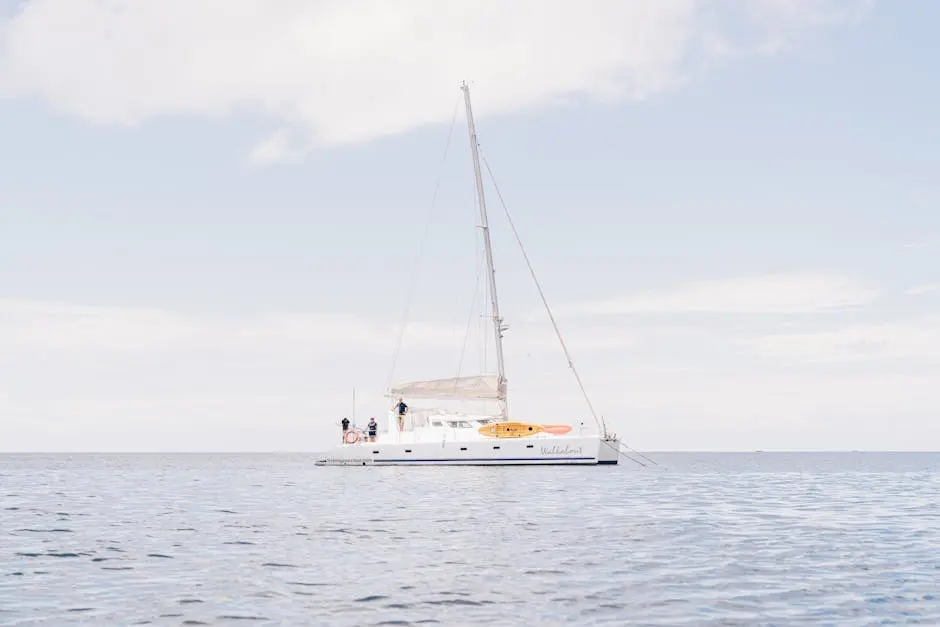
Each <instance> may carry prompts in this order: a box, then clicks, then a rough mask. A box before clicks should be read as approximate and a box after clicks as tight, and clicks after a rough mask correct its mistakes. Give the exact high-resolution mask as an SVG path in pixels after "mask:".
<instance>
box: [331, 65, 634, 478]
mask: <svg viewBox="0 0 940 627" xmlns="http://www.w3.org/2000/svg"><path fill="white" fill-rule="evenodd" d="M461 89H462V90H463V96H464V105H465V107H466V115H467V129H468V132H469V136H470V149H471V154H472V157H473V172H474V177H475V179H476V195H477V202H478V204H479V209H480V225H479V227H480V229H481V230H482V233H483V244H484V252H485V256H486V269H487V274H488V278H489V290H488V291H489V293H490V311H489V317H490V318H491V319H492V325H493V331H494V333H495V339H496V365H497V373H496V374H490V375H476V376H458V377H452V378H446V379H434V380H430V381H413V382H410V383H404V384H401V385H397V386H393V387H391V389H390V390H389V391H388V397H389V399H390V400H392V401H393V402H395V401H397V402H401V401H402V399H408V401H411V400H412V399H439V400H462V401H496V402H497V405H498V407H499V412H498V413H497V414H495V415H472V414H466V413H462V412H458V411H451V410H441V409H432V410H420V409H411V408H408V411H407V412H406V413H405V414H404V415H400V414H399V411H398V410H397V409H392V410H390V411H389V414H388V422H387V428H386V429H376V434H375V436H374V437H371V436H370V435H369V434H368V432H367V431H366V430H364V429H358V428H352V429H350V430H348V431H346V433H345V434H344V437H343V443H342V444H338V445H336V446H335V447H333V448H332V449H331V450H330V451H328V452H327V453H326V454H325V455H323V456H322V457H320V458H319V459H317V461H316V464H317V465H319V466H350V465H352V466H392V465H409V466H410V465H473V466H482V465H487V466H491V465H549V464H587V465H594V464H616V463H617V461H618V459H619V457H620V454H621V452H620V446H621V443H620V440H619V439H618V438H617V436H616V435H614V434H612V433H608V431H607V427H606V424H605V423H604V421H603V419H600V418H598V416H597V414H596V413H595V412H594V408H593V406H592V405H591V402H590V399H588V398H587V394H586V393H585V400H586V401H587V404H588V407H589V408H590V411H591V414H592V416H593V418H594V423H595V427H596V430H595V429H594V428H591V427H586V426H585V424H584V422H581V421H580V420H578V421H577V422H567V423H565V422H562V423H560V424H559V423H557V422H554V423H551V424H545V423H536V422H515V421H511V420H510V419H509V408H508V403H507V385H506V373H505V365H504V362H503V332H504V331H505V330H506V328H507V327H506V326H505V324H504V321H503V319H502V318H501V317H500V313H499V303H498V299H497V292H496V275H495V272H494V270H493V251H492V248H491V244H490V233H489V224H488V220H487V211H486V203H485V200H484V195H483V176H482V171H481V168H480V155H479V147H478V142H477V135H476V129H475V127H474V122H473V112H472V109H471V106H470V90H469V88H468V86H467V84H466V83H463V84H461ZM523 253H524V251H523ZM526 261H527V262H528V258H526ZM529 269H530V270H531V265H530V267H529ZM532 276H533V279H534V278H535V275H534V273H533V275H532ZM536 286H537V287H538V291H539V294H540V296H541V297H542V301H543V304H544V305H545V308H546V311H547V312H548V316H549V319H550V320H551V322H552V325H553V327H554V329H555V333H556V335H557V336H558V340H559V342H560V344H561V347H562V350H563V351H564V353H565V356H566V357H567V359H568V365H569V366H570V368H571V370H572V372H573V373H574V376H575V379H576V380H577V382H578V385H579V386H581V391H582V392H584V386H583V385H581V379H580V377H579V376H578V373H577V371H576V370H575V368H574V363H573V362H572V360H571V357H570V355H569V354H568V349H567V347H566V346H565V343H564V340H563V339H562V337H561V334H560V332H559V331H558V327H557V325H556V324H555V319H554V316H553V315H552V312H551V310H550V309H549V308H548V303H547V302H546V301H545V297H544V295H543V294H542V290H541V287H539V286H538V281H536Z"/></svg>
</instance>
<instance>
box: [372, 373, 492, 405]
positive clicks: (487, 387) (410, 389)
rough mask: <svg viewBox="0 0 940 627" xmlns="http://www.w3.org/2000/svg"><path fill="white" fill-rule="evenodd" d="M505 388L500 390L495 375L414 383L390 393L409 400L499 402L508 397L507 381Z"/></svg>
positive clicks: (396, 388)
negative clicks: (434, 399)
mask: <svg viewBox="0 0 940 627" xmlns="http://www.w3.org/2000/svg"><path fill="white" fill-rule="evenodd" d="M503 387H504V389H503V390H500V389H499V377H498V376H497V375H495V374H493V375H475V376H470V377H452V378H450V379H432V380H430V381H412V382H409V383H402V384H401V385H398V386H396V387H393V388H392V389H391V390H390V392H391V394H392V395H393V396H402V397H409V398H443V399H450V400H499V399H502V398H505V396H506V393H505V381H504V383H503Z"/></svg>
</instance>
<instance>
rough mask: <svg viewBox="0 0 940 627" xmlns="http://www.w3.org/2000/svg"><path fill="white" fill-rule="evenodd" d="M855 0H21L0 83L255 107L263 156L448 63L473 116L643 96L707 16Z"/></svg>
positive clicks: (819, 11)
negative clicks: (466, 89) (266, 124)
mask: <svg viewBox="0 0 940 627" xmlns="http://www.w3.org/2000/svg"><path fill="white" fill-rule="evenodd" d="M867 5H868V3H867V2H864V1H856V2H848V3H846V2H840V3H838V4H833V3H831V2H825V1H822V0H812V1H811V0H802V1H801V2H798V3H797V2H781V1H780V0H775V1H772V2H768V1H764V2H761V3H759V4H755V3H754V2H750V1H748V2H737V3H734V4H728V3H719V4H715V3H711V2H707V1H705V0H671V1H670V2H662V1H661V0H633V1H632V2H623V1H621V0H583V1H582V2H578V3H574V2H571V3H555V4H553V5H546V4H545V2H542V1H536V0H519V1H517V2H512V3H508V4H507V3H505V2H496V1H495V0H485V1H479V0H476V1H471V0H450V1H448V2H440V1H437V0H411V1H407V2H406V1H404V0H402V1H401V2H395V3H393V4H390V3H389V2H387V1H385V0H363V1H360V2H355V3H338V2H330V1H325V0H324V1H319V2H314V1H312V0H282V1H280V2H277V3H276V4H272V3H271V2H268V1H265V0H161V1H160V2H139V1H130V0H69V2H60V1H58V0H32V1H31V2H29V3H26V4H23V5H22V6H21V7H20V9H19V10H18V11H17V12H16V13H14V14H12V15H11V16H8V17H5V18H4V17H0V95H2V94H6V95H7V96H10V97H28V98H35V99H38V100H40V101H42V102H43V103H45V104H46V105H47V106H49V107H50V108H52V109H53V110H56V111H60V112H65V113H68V114H71V115H75V116H78V117H80V118H82V119H84V120H88V121H90V122H94V123H100V124H138V123H141V122H143V121H146V120H149V119H152V118H155V117H158V116H167V115H200V116H209V117H219V116H225V115H229V114H232V113H234V112H246V111H248V112H257V113H260V114H262V115H264V116H266V117H267V118H270V119H271V120H272V121H273V122H274V123H275V125H276V126H277V127H278V128H281V129H284V128H285V125H286V127H287V128H291V129H295V130H298V131H301V132H302V134H303V135H304V136H305V137H306V138H305V139H304V140H302V142H301V144H299V145H294V144H292V143H291V142H288V139H287V138H288V132H289V131H287V130H279V131H277V132H276V133H274V134H273V135H271V136H269V137H268V138H266V139H264V140H263V141H262V142H261V143H260V144H259V145H258V146H257V147H256V148H255V150H254V151H253V152H252V154H251V157H250V160H251V161H252V162H253V163H258V164H261V163H271V162H273V161H275V160H277V159H280V158H288V159H291V158H296V156H297V154H298V153H299V151H301V150H302V149H304V148H305V147H308V146H309V145H310V144H311V142H321V143H334V142H350V141H360V140H368V139H372V138H375V137H378V136H382V135H386V134H392V133H398V132H403V131H407V130H410V129H413V128H416V127H418V126H421V125H423V124H428V123H436V122H445V121H446V120H447V119H449V117H450V114H451V111H452V103H453V102H454V100H455V98H456V96H457V91H456V83H457V81H458V80H461V79H467V80H471V81H473V82H474V83H475V84H476V85H477V86H478V87H479V89H477V90H476V91H475V107H476V109H477V111H479V112H480V113H481V114H482V115H485V114H488V113H501V112H513V111H520V110H524V109H528V108H532V107H538V106H545V105H548V104H551V103H557V102H561V101H563V100H564V99H566V98H568V97H570V96H574V95H583V96H587V97H589V98H600V99H618V100H624V99H627V100H629V99H643V98H647V97H650V96H652V95H655V94H657V93H660V92H662V91H664V90H668V89H670V88H672V87H674V86H676V85H678V84H680V83H681V82H682V81H683V80H684V78H685V76H686V74H687V73H688V72H689V71H690V70H689V67H688V65H687V63H686V60H687V59H688V58H689V56H690V55H696V54H699V55H700V54H706V55H707V54H710V52H709V51H717V50H718V47H716V46H712V45H709V44H708V43H707V42H708V41H717V40H719V39H720V40H721V41H722V42H724V43H723V46H724V48H728V47H729V46H734V45H735V42H734V37H732V36H731V35H728V34H725V33H724V31H725V30H727V29H726V28H725V27H724V23H725V22H726V21H729V20H727V18H728V17H740V15H735V14H743V16H744V18H745V19H746V20H749V22H748V24H749V28H750V29H751V31H753V32H755V33H756V34H757V38H758V40H768V41H773V42H779V41H789V40H790V39H792V38H793V37H794V36H795V34H797V33H799V32H801V30H803V29H806V28H816V27H819V26H830V25H832V24H839V23H846V22H847V21H851V20H850V18H854V16H855V15H856V14H857V12H858V11H859V10H864V9H865V7H866V6H867ZM846 7H849V9H846ZM729 14H731V15H729ZM730 21H734V20H730ZM703 42H704V44H705V45H701V44H703ZM766 47H767V46H766V45H764V48H766Z"/></svg>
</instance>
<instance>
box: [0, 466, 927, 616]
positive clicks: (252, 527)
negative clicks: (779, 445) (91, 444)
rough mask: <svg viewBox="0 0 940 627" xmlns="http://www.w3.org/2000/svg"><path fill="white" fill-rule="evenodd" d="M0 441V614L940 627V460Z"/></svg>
mask: <svg viewBox="0 0 940 627" xmlns="http://www.w3.org/2000/svg"><path fill="white" fill-rule="evenodd" d="M650 457H652V458H653V459H654V460H656V461H657V462H658V463H659V464H660V465H659V466H652V465H650V466H649V467H646V468H643V467H640V466H637V465H634V464H631V463H629V462H626V463H624V464H623V465H621V466H615V467H580V468H578V467H570V468H568V467H530V468H512V467H499V468H472V467H464V468H460V467H447V468H440V467H437V468H433V467H431V468H429V467H410V468H394V467H391V468H374V467H365V468H362V467H350V468H329V467H315V466H314V464H313V462H314V459H315V458H316V456H315V455H304V454H283V455H275V454H271V455H253V454H242V455H230V454H217V455H210V454H189V455H185V454H173V455H157V454H150V455H132V454H127V455H103V454H102V455H0V625H10V626H12V625H38V624H48V625H69V624H91V625H131V624H150V625H183V624H187V625H198V624H207V625H230V624H231V625H342V626H347V625H348V626H360V625H478V624H495V625H519V624H529V625H840V626H842V625H874V624H878V625H882V624H918V623H919V624H925V625H938V624H940V454H933V453H799V454H797V453H764V454H759V453H753V454H727V453H709V454H705V453H703V454H691V453H681V454H680V453H672V454H664V453H662V454H652V455H650Z"/></svg>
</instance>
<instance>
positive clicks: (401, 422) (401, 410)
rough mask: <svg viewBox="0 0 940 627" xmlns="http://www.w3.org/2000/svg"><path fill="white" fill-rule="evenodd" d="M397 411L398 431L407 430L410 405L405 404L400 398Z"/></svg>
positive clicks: (396, 407)
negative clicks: (406, 423)
mask: <svg viewBox="0 0 940 627" xmlns="http://www.w3.org/2000/svg"><path fill="white" fill-rule="evenodd" d="M395 409H397V410H398V430H399V431H404V430H405V414H407V413H408V405H406V404H405V401H403V400H402V399H401V397H400V396H399V397H398V404H397V405H395Z"/></svg>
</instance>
